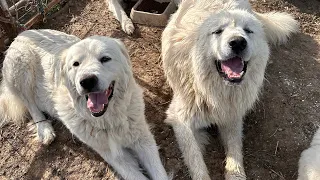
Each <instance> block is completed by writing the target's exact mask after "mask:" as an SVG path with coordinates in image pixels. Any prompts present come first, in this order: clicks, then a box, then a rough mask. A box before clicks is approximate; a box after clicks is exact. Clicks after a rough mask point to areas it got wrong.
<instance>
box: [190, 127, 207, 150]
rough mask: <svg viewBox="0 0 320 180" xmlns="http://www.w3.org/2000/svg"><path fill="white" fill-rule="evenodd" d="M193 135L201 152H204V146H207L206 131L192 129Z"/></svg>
mask: <svg viewBox="0 0 320 180" xmlns="http://www.w3.org/2000/svg"><path fill="white" fill-rule="evenodd" d="M193 134H194V137H195V138H196V140H197V143H198V145H199V147H200V149H201V152H204V150H205V147H206V145H208V144H209V137H208V132H207V131H206V129H194V130H193Z"/></svg>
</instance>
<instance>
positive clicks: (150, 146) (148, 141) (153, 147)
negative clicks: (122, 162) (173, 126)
mask: <svg viewBox="0 0 320 180" xmlns="http://www.w3.org/2000/svg"><path fill="white" fill-rule="evenodd" d="M141 131H143V132H144V133H143V134H142V137H140V138H139V140H138V141H137V142H135V143H134V144H133V145H132V147H131V149H132V150H133V151H134V152H135V153H136V154H137V155H138V158H139V160H140V161H141V162H142V165H143V166H144V168H146V170H147V171H148V174H149V175H150V176H151V178H152V179H154V180H168V179H169V178H168V175H167V173H166V171H165V169H164V167H163V165H162V162H161V160H160V155H159V152H158V147H157V144H156V142H155V140H154V137H153V135H152V134H151V132H150V130H149V129H144V130H141Z"/></svg>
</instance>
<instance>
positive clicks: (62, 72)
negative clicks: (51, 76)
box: [55, 50, 67, 85]
mask: <svg viewBox="0 0 320 180" xmlns="http://www.w3.org/2000/svg"><path fill="white" fill-rule="evenodd" d="M66 57H67V50H64V51H63V52H62V54H61V56H60V58H59V59H60V62H59V67H58V68H57V70H58V71H59V72H58V73H57V72H56V73H55V74H56V77H55V80H56V83H57V84H56V85H61V84H64V83H65V80H66V79H65V77H66V71H67V70H66Z"/></svg>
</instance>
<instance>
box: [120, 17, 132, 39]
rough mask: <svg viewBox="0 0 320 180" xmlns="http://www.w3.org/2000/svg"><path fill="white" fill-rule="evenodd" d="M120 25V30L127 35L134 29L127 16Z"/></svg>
mask: <svg viewBox="0 0 320 180" xmlns="http://www.w3.org/2000/svg"><path fill="white" fill-rule="evenodd" d="M121 27H122V30H123V31H124V32H125V33H127V34H129V35H130V34H132V33H133V31H134V26H133V23H132V21H131V19H129V18H127V19H125V20H123V22H122V23H121Z"/></svg>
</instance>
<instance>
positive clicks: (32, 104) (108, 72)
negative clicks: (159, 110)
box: [0, 30, 168, 180]
mask: <svg viewBox="0 0 320 180" xmlns="http://www.w3.org/2000/svg"><path fill="white" fill-rule="evenodd" d="M2 73H3V81H2V84H1V85H2V86H1V88H2V89H1V90H2V92H1V96H0V120H1V121H2V123H3V121H7V120H13V121H16V122H21V121H22V120H23V119H24V118H25V115H26V113H27V112H29V113H30V115H31V117H32V119H33V120H34V122H35V124H36V125H37V135H38V138H39V140H40V141H41V142H42V143H44V144H49V143H50V142H52V141H53V139H54V137H55V133H54V131H53V128H52V125H51V122H50V121H46V118H45V116H44V114H43V112H45V113H47V114H49V115H50V116H52V117H55V118H57V119H59V120H61V121H62V122H63V124H65V125H66V127H67V128H68V129H69V130H70V131H71V133H72V134H74V135H75V136H76V137H78V138H79V139H80V140H81V141H83V142H84V143H86V144H87V145H89V146H90V147H91V148H92V149H94V150H95V151H96V152H98V153H99V154H100V155H101V156H102V157H103V159H104V160H105V161H107V162H108V163H109V164H110V165H111V166H112V167H113V168H114V169H115V170H116V171H117V172H118V173H119V174H120V175H121V176H122V177H123V178H124V179H129V180H130V179H131V180H144V179H148V178H147V177H146V176H145V175H143V173H142V172H140V171H139V164H138V161H137V159H136V158H135V157H134V156H132V154H131V152H133V153H135V155H136V156H137V158H138V160H140V162H141V164H142V165H143V166H144V168H145V169H146V170H147V172H148V174H149V176H150V177H151V178H152V179H162V180H166V179H168V177H167V174H166V172H165V169H164V167H163V165H162V163H161V161H160V158H159V153H158V149H157V145H156V142H155V140H154V137H153V135H152V134H151V132H150V130H149V126H148V124H147V123H146V120H145V116H144V102H143V94H142V90H141V88H140V87H139V86H138V85H137V83H136V82H135V80H134V78H133V75H132V70H131V63H130V59H129V56H128V53H127V50H126V48H125V47H124V45H123V44H122V42H120V41H119V40H117V39H112V38H108V37H103V36H92V37H88V38H86V39H84V40H80V39H79V38H77V37H75V36H72V35H67V34H65V33H62V32H59V31H54V30H29V31H25V32H23V33H21V34H20V35H19V36H18V37H17V38H16V39H15V40H14V42H13V43H12V44H11V46H10V47H9V49H8V51H7V53H6V56H5V60H4V62H3V69H2ZM1 121H0V122H1Z"/></svg>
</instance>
